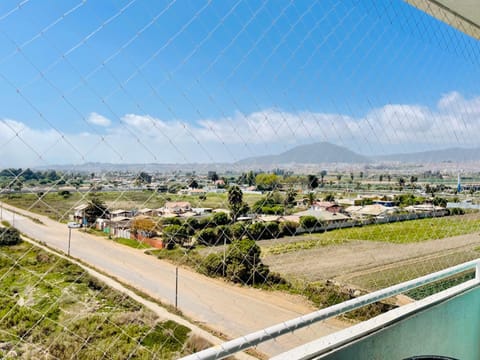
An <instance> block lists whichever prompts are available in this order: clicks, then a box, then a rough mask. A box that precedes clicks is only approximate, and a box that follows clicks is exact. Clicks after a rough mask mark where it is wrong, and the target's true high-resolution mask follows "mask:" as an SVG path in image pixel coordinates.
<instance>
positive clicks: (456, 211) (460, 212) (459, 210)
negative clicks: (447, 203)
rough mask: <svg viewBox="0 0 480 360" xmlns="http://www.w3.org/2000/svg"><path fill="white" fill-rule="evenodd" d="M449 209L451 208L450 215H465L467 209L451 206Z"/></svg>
mask: <svg viewBox="0 0 480 360" xmlns="http://www.w3.org/2000/svg"><path fill="white" fill-rule="evenodd" d="M448 210H449V213H450V215H464V214H465V210H463V209H462V208H451V209H448Z"/></svg>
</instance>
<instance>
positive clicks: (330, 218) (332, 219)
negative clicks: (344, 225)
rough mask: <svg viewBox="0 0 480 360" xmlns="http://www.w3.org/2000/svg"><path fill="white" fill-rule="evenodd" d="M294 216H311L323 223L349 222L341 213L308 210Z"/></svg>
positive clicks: (348, 218)
mask: <svg viewBox="0 0 480 360" xmlns="http://www.w3.org/2000/svg"><path fill="white" fill-rule="evenodd" d="M294 215H295V216H298V217H301V216H313V217H315V218H317V219H318V220H319V221H323V222H325V223H337V222H345V221H348V220H350V217H348V216H347V215H344V214H342V213H332V212H330V211H326V210H314V209H308V210H305V211H300V212H297V213H295V214H294Z"/></svg>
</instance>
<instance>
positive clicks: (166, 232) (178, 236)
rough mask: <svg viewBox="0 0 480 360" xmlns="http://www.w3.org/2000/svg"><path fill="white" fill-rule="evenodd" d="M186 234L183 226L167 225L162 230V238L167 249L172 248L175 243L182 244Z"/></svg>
mask: <svg viewBox="0 0 480 360" xmlns="http://www.w3.org/2000/svg"><path fill="white" fill-rule="evenodd" d="M187 237H188V234H187V232H186V230H185V228H184V227H183V226H180V225H167V226H165V227H164V228H163V230H162V238H163V241H164V242H165V246H166V248H167V249H173V247H174V246H175V244H182V243H183V241H184V240H186V239H187Z"/></svg>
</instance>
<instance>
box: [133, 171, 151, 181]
mask: <svg viewBox="0 0 480 360" xmlns="http://www.w3.org/2000/svg"><path fill="white" fill-rule="evenodd" d="M137 181H138V183H140V184H151V183H152V176H151V175H149V174H147V173H146V172H145V171H142V172H140V174H138V178H137Z"/></svg>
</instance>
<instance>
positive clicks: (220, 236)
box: [216, 225, 233, 244]
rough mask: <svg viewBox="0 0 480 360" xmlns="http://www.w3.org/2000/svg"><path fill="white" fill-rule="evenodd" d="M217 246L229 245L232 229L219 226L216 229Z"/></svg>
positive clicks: (226, 226)
mask: <svg viewBox="0 0 480 360" xmlns="http://www.w3.org/2000/svg"><path fill="white" fill-rule="evenodd" d="M216 234H217V244H223V243H226V244H230V243H231V242H232V237H233V236H232V229H231V228H230V226H228V225H220V226H217V228H216Z"/></svg>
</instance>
